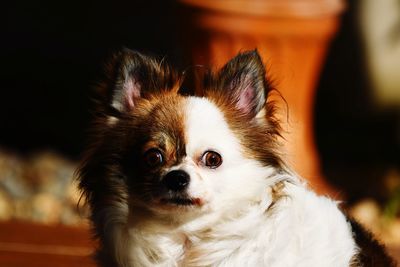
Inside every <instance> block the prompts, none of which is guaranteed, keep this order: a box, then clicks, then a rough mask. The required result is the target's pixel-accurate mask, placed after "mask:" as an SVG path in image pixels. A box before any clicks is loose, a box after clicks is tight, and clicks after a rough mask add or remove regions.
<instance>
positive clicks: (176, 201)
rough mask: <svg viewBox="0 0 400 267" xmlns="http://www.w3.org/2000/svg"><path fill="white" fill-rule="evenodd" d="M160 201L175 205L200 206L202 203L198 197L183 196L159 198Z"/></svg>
mask: <svg viewBox="0 0 400 267" xmlns="http://www.w3.org/2000/svg"><path fill="white" fill-rule="evenodd" d="M161 202H162V203H165V204H172V205H177V206H201V205H202V204H203V203H202V200H201V199H200V198H184V197H173V198H163V199H161Z"/></svg>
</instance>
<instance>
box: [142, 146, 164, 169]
mask: <svg viewBox="0 0 400 267" xmlns="http://www.w3.org/2000/svg"><path fill="white" fill-rule="evenodd" d="M144 161H145V163H146V164H147V166H148V167H151V168H154V167H157V166H159V165H161V164H162V163H163V162H164V158H163V155H162V153H161V151H160V150H158V149H156V148H152V149H149V150H147V151H146V152H145V153H144Z"/></svg>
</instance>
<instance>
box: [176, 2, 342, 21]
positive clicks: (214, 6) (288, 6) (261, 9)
mask: <svg viewBox="0 0 400 267" xmlns="http://www.w3.org/2000/svg"><path fill="white" fill-rule="evenodd" d="M178 1H179V2H180V3H182V4H183V5H185V6H189V7H192V8H196V9H203V10H205V11H207V10H208V11H211V12H217V13H225V14H231V15H234V14H242V15H248V16H257V17H282V18H284V17H290V18H293V17H297V18H317V17H326V16H336V15H338V14H340V13H342V12H343V10H344V9H345V3H344V1H343V0H178Z"/></svg>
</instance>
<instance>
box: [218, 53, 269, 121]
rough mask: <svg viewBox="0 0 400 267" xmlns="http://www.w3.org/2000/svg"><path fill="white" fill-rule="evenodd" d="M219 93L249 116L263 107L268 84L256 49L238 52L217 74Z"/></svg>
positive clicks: (252, 115)
mask: <svg viewBox="0 0 400 267" xmlns="http://www.w3.org/2000/svg"><path fill="white" fill-rule="evenodd" d="M216 79H217V84H218V87H219V88H218V90H220V93H219V94H222V97H223V98H225V100H227V101H228V104H229V105H231V106H232V105H233V106H234V107H235V108H236V109H237V110H239V111H240V112H241V113H243V114H244V115H248V116H250V117H254V116H256V114H257V113H258V112H259V111H260V110H261V109H262V108H263V107H264V105H265V102H266V95H267V93H268V91H269V84H268V83H267V81H266V79H265V67H264V64H263V62H262V59H261V57H260V55H259V54H258V52H257V50H253V51H249V52H244V53H240V54H239V55H237V56H236V57H234V58H233V59H231V60H230V61H229V62H228V63H227V64H226V65H225V66H224V67H222V69H221V70H220V71H219V72H218V74H217V77H216Z"/></svg>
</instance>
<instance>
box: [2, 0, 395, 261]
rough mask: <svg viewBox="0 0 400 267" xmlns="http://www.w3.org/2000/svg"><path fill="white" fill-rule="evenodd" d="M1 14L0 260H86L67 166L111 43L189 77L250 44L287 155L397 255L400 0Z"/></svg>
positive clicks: (77, 7)
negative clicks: (271, 94) (276, 108)
mask: <svg viewBox="0 0 400 267" xmlns="http://www.w3.org/2000/svg"><path fill="white" fill-rule="evenodd" d="M3 14H4V15H3V17H4V18H5V22H4V23H3V27H1V42H0V47H1V49H0V55H1V61H0V62H1V75H0V77H1V87H0V89H1V90H0V221H1V226H0V266H25V265H24V264H25V262H26V259H28V258H29V257H30V258H29V259H30V261H31V262H34V261H32V260H31V259H32V258H34V259H36V261H37V262H38V264H37V266H83V265H87V266H91V264H93V263H92V262H91V261H90V260H89V259H88V257H87V255H88V254H89V253H90V251H91V249H90V248H91V247H92V245H93V244H92V243H91V241H89V239H90V238H89V234H88V231H87V228H88V225H87V224H88V223H87V221H86V219H85V216H86V210H85V207H84V205H83V204H82V203H81V204H80V205H78V204H77V203H78V201H79V198H80V194H79V192H78V191H77V190H76V185H75V184H74V183H73V172H74V170H75V168H76V166H77V162H78V161H79V157H80V155H81V153H82V151H83V149H84V147H85V144H86V143H87V140H86V132H87V129H88V126H89V122H90V119H91V113H90V107H91V101H90V99H91V96H93V88H94V87H95V85H96V82H97V81H98V80H99V78H100V77H101V75H102V70H103V65H104V63H105V62H106V61H107V59H108V58H109V57H110V55H111V54H112V53H113V52H115V51H118V50H119V49H121V48H122V47H128V48H131V49H135V50H139V51H141V52H145V53H148V54H152V55H155V56H159V57H166V59H167V61H169V62H170V63H172V64H174V65H175V66H177V68H178V69H181V70H186V71H188V70H195V69H196V68H195V67H193V66H195V65H201V66H203V67H202V68H206V67H207V66H210V65H217V66H221V65H222V64H223V63H224V62H225V61H226V60H227V59H229V58H230V57H232V56H234V55H235V54H236V53H238V52H240V51H244V50H246V49H254V48H257V49H258V50H259V51H260V53H261V54H262V55H263V58H264V60H265V63H266V66H267V68H268V70H269V71H268V75H269V76H270V77H272V78H273V80H274V83H275V87H276V88H277V89H278V90H279V91H281V92H282V95H283V96H284V98H285V99H286V101H287V103H288V107H286V106H285V104H283V102H282V101H280V102H281V103H280V107H281V109H280V110H281V111H280V112H281V115H280V116H282V121H283V122H282V123H283V125H284V135H285V136H286V137H287V138H286V141H285V142H286V143H285V150H286V152H287V157H288V160H289V161H290V162H291V164H292V165H293V167H294V168H295V169H296V170H297V171H298V172H299V173H300V174H302V175H303V176H304V177H305V178H307V179H308V180H309V182H310V185H311V186H312V187H313V188H315V189H316V190H317V191H318V192H319V193H321V194H328V195H331V196H332V197H335V198H337V199H344V200H345V203H346V204H345V206H346V207H345V208H346V209H348V210H349V212H350V214H352V215H353V216H355V217H357V218H359V219H360V220H361V222H363V223H364V224H365V225H366V226H367V227H368V228H369V229H371V230H372V231H373V232H374V233H376V234H377V235H378V236H379V237H380V238H381V240H382V241H383V242H385V243H386V244H387V245H388V246H389V248H390V250H391V252H392V253H393V255H395V256H397V257H398V256H399V255H400V219H399V216H400V213H399V211H400V1H398V0H381V1H374V0H358V1H356V0H354V1H339V0H337V1H335V0H320V1H317V0H314V1H311V0H298V1H293V0H282V1H277V0H264V1H263V0H253V1H245V0H219V1H208V0H207V1H200V0H181V1H177V0H174V1H173V0H163V1H156V0H146V1H144V0H143V1H142V0H136V1H135V0H133V1H112V3H111V2H99V1H64V0H61V1H28V0H21V1H13V2H9V3H7V4H6V5H5V6H4V8H3ZM200 69H201V68H200ZM200 72H201V70H200ZM192 76H193V80H196V79H197V78H198V74H196V71H195V72H194V74H193V75H192ZM189 87H190V86H189ZM190 89H193V90H199V89H198V88H189V89H188V90H190ZM278 102H279V99H278ZM55 236H56V238H55ZM22 255H24V256H23V257H22ZM26 255H28V256H29V257H28V256H26ZM43 255H45V256H46V257H43ZM61 258H62V259H63V260H62V261H60V259H61ZM43 259H45V262H43ZM51 259H54V261H53V262H52V261H51ZM24 260H25V261H24ZM55 262H57V265H55V264H56V263H55ZM60 262H64V263H65V265H62V263H60ZM46 264H48V265H46ZM29 266H36V265H32V264H30V265H29Z"/></svg>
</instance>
